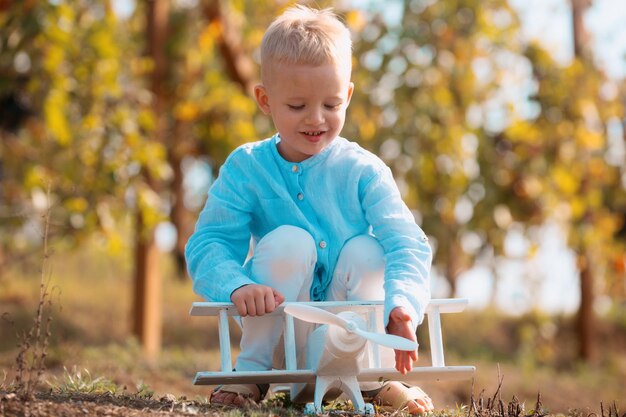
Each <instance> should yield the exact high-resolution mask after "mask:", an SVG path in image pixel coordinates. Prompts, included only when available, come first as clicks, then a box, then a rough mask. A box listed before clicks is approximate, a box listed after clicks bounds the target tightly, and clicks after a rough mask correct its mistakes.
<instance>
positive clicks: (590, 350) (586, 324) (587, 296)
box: [576, 250, 595, 362]
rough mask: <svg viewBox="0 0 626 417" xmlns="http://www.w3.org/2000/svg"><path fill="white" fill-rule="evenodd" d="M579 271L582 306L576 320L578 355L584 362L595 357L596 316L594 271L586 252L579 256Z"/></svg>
mask: <svg viewBox="0 0 626 417" xmlns="http://www.w3.org/2000/svg"><path fill="white" fill-rule="evenodd" d="M578 270H579V271H580V306H579V308H578V316H577V318H576V330H577V333H578V344H579V345H578V355H579V358H580V359H583V360H584V361H587V362H588V361H591V360H592V359H593V357H594V343H593V341H594V337H595V335H594V333H595V332H594V322H595V320H594V314H593V298H594V291H593V282H594V279H593V271H592V270H591V262H590V259H589V256H588V254H587V253H586V251H584V250H583V251H582V252H581V253H579V254H578Z"/></svg>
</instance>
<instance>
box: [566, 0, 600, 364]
mask: <svg viewBox="0 0 626 417" xmlns="http://www.w3.org/2000/svg"><path fill="white" fill-rule="evenodd" d="M570 1H571V4H572V35H573V38H574V55H575V57H576V58H578V59H582V60H585V59H588V58H590V53H591V51H590V50H589V39H588V36H587V31H586V30H585V24H584V14H585V10H586V9H587V8H588V7H589V6H591V2H592V0H570ZM580 189H581V194H583V195H585V194H586V193H587V190H588V189H589V185H588V182H587V181H583V184H582V185H581V187H580ZM588 217H589V215H587V219H586V220H585V222H586V223H587V224H589V225H591V226H592V225H593V224H592V223H593V221H592V220H591V219H590V218H588ZM591 268H592V263H591V261H590V257H589V251H588V250H587V248H585V247H584V245H583V247H582V248H581V249H580V250H579V251H578V271H579V273H580V306H579V307H578V316H577V320H576V330H577V333H578V355H579V358H580V359H582V360H584V361H591V360H592V358H593V356H594V345H595V343H594V340H595V338H594V321H595V320H594V313H593V302H594V291H593V283H594V277H593V271H592V269H591Z"/></svg>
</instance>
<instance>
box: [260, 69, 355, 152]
mask: <svg viewBox="0 0 626 417" xmlns="http://www.w3.org/2000/svg"><path fill="white" fill-rule="evenodd" d="M353 89H354V84H352V83H351V82H350V71H349V70H347V69H346V68H345V67H342V66H339V65H335V64H331V63H329V64H324V65H320V66H311V65H302V64H300V65H292V64H278V65H276V64H275V65H272V66H271V68H270V71H269V73H268V74H267V76H266V77H265V84H264V85H259V86H257V87H255V91H254V92H255V96H256V99H257V102H258V103H259V106H260V107H261V110H263V112H264V113H265V114H269V115H271V116H272V120H273V121H274V125H275V126H276V129H277V130H278V132H279V133H280V138H281V140H280V143H279V145H278V152H279V153H280V154H281V156H282V157H283V158H285V159H286V160H287V161H291V162H302V161H304V160H305V159H307V158H309V157H311V156H313V155H315V154H318V153H319V152H321V151H322V150H323V149H324V148H325V147H326V146H327V145H328V144H329V143H331V142H332V141H333V139H335V138H336V137H337V136H338V135H339V132H340V131H341V129H342V128H343V124H344V122H345V120H346V109H347V108H348V104H349V103H350V98H351V97H352V91H353Z"/></svg>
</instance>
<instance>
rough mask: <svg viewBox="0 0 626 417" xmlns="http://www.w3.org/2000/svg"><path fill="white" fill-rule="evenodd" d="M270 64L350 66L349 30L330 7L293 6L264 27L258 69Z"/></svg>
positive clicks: (349, 67)
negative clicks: (333, 64) (334, 64)
mask: <svg viewBox="0 0 626 417" xmlns="http://www.w3.org/2000/svg"><path fill="white" fill-rule="evenodd" d="M272 63H279V64H304V65H314V66H318V65H322V64H326V63H336V64H339V65H346V68H347V69H348V71H349V70H350V69H351V68H352V40H351V39H350V31H349V30H348V28H347V27H346V26H345V25H344V24H343V23H342V22H341V21H340V20H339V18H338V17H337V15H335V14H334V13H333V12H332V9H322V10H318V9H312V8H310V7H306V6H302V5H296V6H293V7H290V8H288V9H287V10H285V12H284V13H283V14H281V15H280V16H278V17H277V18H276V19H275V20H274V21H273V22H272V24H271V25H270V26H269V27H268V28H267V31H266V32H265V34H264V35H263V40H262V42H261V72H262V73H263V72H264V69H265V70H266V69H267V67H268V65H270V64H272Z"/></svg>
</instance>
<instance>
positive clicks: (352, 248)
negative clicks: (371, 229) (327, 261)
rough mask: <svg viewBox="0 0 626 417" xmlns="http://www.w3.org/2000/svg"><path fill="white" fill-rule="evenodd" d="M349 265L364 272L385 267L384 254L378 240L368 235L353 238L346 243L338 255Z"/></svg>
mask: <svg viewBox="0 0 626 417" xmlns="http://www.w3.org/2000/svg"><path fill="white" fill-rule="evenodd" d="M340 257H341V258H343V259H342V261H344V262H346V263H347V264H349V265H354V266H360V267H361V268H362V269H364V270H379V269H381V268H384V266H385V252H384V250H383V247H382V246H381V245H380V243H379V242H378V240H376V238H374V237H373V236H370V235H359V236H355V237H353V238H352V239H350V240H349V241H347V242H346V244H345V245H344V247H343V249H342V250H341V255H340Z"/></svg>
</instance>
